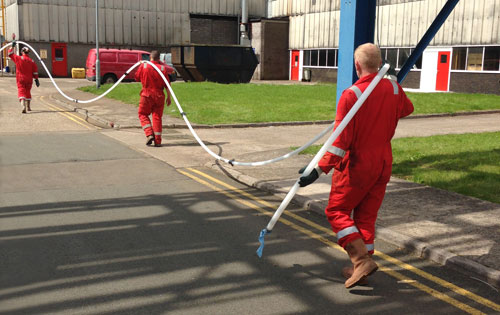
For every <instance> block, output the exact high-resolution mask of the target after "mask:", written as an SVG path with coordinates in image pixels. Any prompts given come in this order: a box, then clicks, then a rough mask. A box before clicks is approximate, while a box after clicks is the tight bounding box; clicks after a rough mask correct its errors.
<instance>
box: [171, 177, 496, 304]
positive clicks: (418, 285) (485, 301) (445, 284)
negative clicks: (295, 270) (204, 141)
mask: <svg viewBox="0 0 500 315" xmlns="http://www.w3.org/2000/svg"><path fill="white" fill-rule="evenodd" d="M187 170H189V171H190V172H192V173H195V174H197V175H200V176H202V177H204V178H206V179H208V180H210V181H212V182H214V183H217V184H219V185H221V186H223V187H225V188H227V189H229V190H232V191H234V192H236V193H238V194H240V195H242V196H245V197H247V198H250V199H252V200H254V201H256V202H258V203H260V204H261V205H264V206H266V207H269V208H272V209H274V208H276V205H273V204H271V203H269V202H267V201H265V200H262V199H260V198H259V197H256V196H254V195H252V194H249V193H248V192H245V191H243V190H241V189H239V188H237V187H234V186H232V185H229V184H227V183H225V182H223V181H220V180H218V179H216V178H214V177H212V176H210V175H208V174H206V173H204V172H201V171H199V170H196V169H193V168H187ZM178 171H179V172H181V173H182V174H184V175H186V176H188V177H190V178H192V179H194V180H195V181H197V182H199V183H202V184H203V185H205V186H208V187H210V188H212V189H214V190H216V191H218V192H221V193H223V194H225V195H227V196H229V197H230V198H232V199H234V200H236V201H238V202H240V203H242V204H244V205H247V206H249V207H251V208H253V209H256V208H258V209H256V210H258V211H260V212H262V213H265V214H266V215H268V216H272V215H273V214H274V213H273V212H271V211H267V210H264V209H262V208H260V207H258V206H255V205H254V204H253V203H251V202H249V201H248V200H245V199H241V198H239V197H237V196H235V195H234V194H232V193H230V192H228V191H225V190H222V189H220V188H218V187H216V186H214V185H212V184H210V183H208V182H207V181H205V180H203V179H201V178H198V177H196V176H194V175H192V174H189V173H187V172H184V171H181V170H178ZM284 214H285V215H287V216H289V217H292V218H294V219H296V220H298V221H300V222H302V223H304V224H306V225H308V226H310V227H313V228H315V229H317V230H320V231H322V232H325V233H327V234H329V235H331V236H336V235H335V233H333V232H332V231H331V230H330V229H327V228H325V227H323V226H320V225H318V224H316V223H314V222H311V221H309V220H307V219H305V218H302V217H300V216H298V215H296V214H293V213H291V212H290V211H287V210H285V211H284ZM280 221H281V222H282V223H284V224H286V225H288V226H290V227H292V228H293V229H295V230H298V231H300V232H302V233H304V234H306V235H308V236H310V237H312V238H314V239H317V240H319V241H321V242H323V243H325V244H327V245H328V246H330V247H332V248H335V249H337V250H341V251H344V250H343V249H342V248H341V247H340V246H339V245H338V244H336V243H334V242H332V241H330V240H328V239H326V238H325V237H323V236H320V235H318V234H316V233H314V232H312V231H309V230H307V229H305V228H303V227H301V226H298V225H296V224H294V223H292V222H291V221H289V220H286V219H283V218H282V219H280ZM374 255H375V256H377V257H379V258H381V259H383V260H385V261H386V262H389V263H392V264H394V265H397V266H398V267H400V268H402V269H405V270H407V271H410V272H412V273H414V274H416V275H418V276H420V277H422V278H425V279H427V280H430V281H432V282H434V283H436V284H438V285H440V286H442V287H445V288H447V289H449V290H451V291H453V292H455V293H457V294H460V295H462V296H465V297H467V298H469V299H471V300H473V301H475V302H477V303H479V304H482V305H484V306H487V307H489V308H491V309H493V310H495V311H500V305H498V304H496V303H494V302H492V301H490V300H488V299H485V298H483V297H481V296H479V295H477V294H474V293H472V292H470V291H468V290H465V289H463V288H460V287H458V286H456V285H454V284H452V283H450V282H448V281H445V280H443V279H441V278H439V277H436V276H434V275H432V274H429V273H427V272H425V271H423V270H420V269H418V268H416V267H414V266H412V265H409V264H407V263H404V262H402V261H400V260H399V259H396V258H394V257H391V256H389V255H386V254H384V253H382V252H379V251H375V253H374ZM380 270H381V271H383V272H385V273H387V274H389V275H391V276H392V277H394V278H396V279H398V280H404V281H405V282H407V284H409V285H412V286H414V287H416V288H418V289H420V290H422V291H424V292H427V293H428V294H430V295H432V296H434V297H436V298H438V299H440V300H443V301H445V302H447V303H450V304H452V305H453V306H456V307H458V308H460V309H462V310H463V311H465V312H467V313H470V314H483V313H482V312H481V311H479V310H477V309H474V308H472V307H470V306H468V305H466V304H464V303H461V302H459V301H457V300H455V299H453V298H451V297H449V296H447V295H445V294H443V293H440V292H437V291H436V290H434V289H432V288H430V287H427V286H425V285H424V284H421V283H419V282H418V281H415V280H414V279H410V278H407V277H406V276H404V275H402V274H400V273H398V272H397V271H394V270H392V269H390V268H388V267H381V268H380Z"/></svg>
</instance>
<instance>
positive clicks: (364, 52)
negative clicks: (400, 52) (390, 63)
mask: <svg viewBox="0 0 500 315" xmlns="http://www.w3.org/2000/svg"><path fill="white" fill-rule="evenodd" d="M354 59H355V60H357V61H358V62H359V63H360V65H361V67H363V68H364V69H366V70H369V71H371V72H376V71H377V70H378V68H379V67H380V64H381V63H382V55H381V53H380V48H378V46H376V45H374V44H372V43H366V44H363V45H360V46H358V48H356V50H355V51H354Z"/></svg>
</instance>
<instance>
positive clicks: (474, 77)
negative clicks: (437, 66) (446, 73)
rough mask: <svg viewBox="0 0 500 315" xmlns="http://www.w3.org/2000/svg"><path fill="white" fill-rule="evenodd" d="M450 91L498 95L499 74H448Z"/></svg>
mask: <svg viewBox="0 0 500 315" xmlns="http://www.w3.org/2000/svg"><path fill="white" fill-rule="evenodd" d="M450 91H453V92H462V93H483V94H498V95H500V73H467V72H452V73H450Z"/></svg>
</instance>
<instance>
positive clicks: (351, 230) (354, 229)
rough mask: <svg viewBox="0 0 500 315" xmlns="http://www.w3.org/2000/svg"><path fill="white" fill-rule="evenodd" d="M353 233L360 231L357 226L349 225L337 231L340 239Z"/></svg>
mask: <svg viewBox="0 0 500 315" xmlns="http://www.w3.org/2000/svg"><path fill="white" fill-rule="evenodd" d="M353 233H359V230H358V228H357V227H355V226H350V227H347V228H345V229H343V230H340V231H338V232H337V238H338V239H341V238H344V237H346V236H348V235H350V234H353Z"/></svg>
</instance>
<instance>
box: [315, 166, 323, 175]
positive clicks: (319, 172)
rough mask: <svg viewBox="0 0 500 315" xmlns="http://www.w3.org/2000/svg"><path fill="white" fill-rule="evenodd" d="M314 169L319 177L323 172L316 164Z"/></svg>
mask: <svg viewBox="0 0 500 315" xmlns="http://www.w3.org/2000/svg"><path fill="white" fill-rule="evenodd" d="M314 169H315V170H316V172H318V175H321V173H323V170H322V169H321V167H319V165H318V164H316V167H315V168H314Z"/></svg>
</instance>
